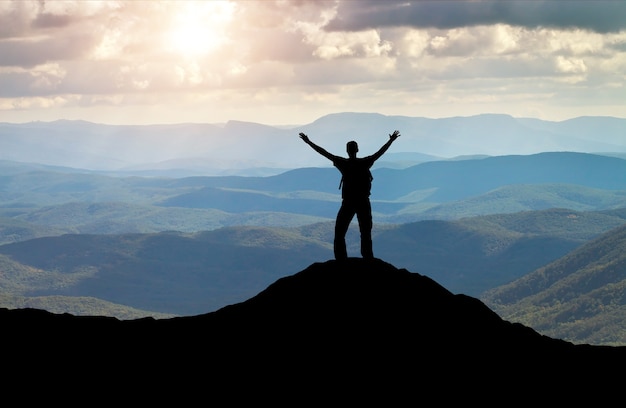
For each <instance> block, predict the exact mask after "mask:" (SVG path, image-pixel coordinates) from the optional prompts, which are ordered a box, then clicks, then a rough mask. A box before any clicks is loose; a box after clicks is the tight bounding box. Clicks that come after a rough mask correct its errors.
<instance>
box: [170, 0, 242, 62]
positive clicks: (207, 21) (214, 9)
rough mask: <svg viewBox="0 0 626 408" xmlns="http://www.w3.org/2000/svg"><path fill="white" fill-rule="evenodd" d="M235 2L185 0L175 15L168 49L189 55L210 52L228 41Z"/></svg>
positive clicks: (179, 4) (178, 6) (178, 5)
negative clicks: (227, 32) (228, 28)
mask: <svg viewBox="0 0 626 408" xmlns="http://www.w3.org/2000/svg"><path fill="white" fill-rule="evenodd" d="M233 12H234V3H231V2H230V1H219V0H212V1H182V2H180V3H178V4H177V12H176V13H175V14H174V15H173V16H172V26H171V29H170V31H169V33H168V36H167V39H168V46H169V48H170V49H171V50H172V51H174V52H178V53H181V54H183V55H186V56H198V55H202V54H207V53H210V52H211V51H213V50H215V49H217V48H218V47H220V46H221V45H223V44H224V43H226V42H227V40H228V37H227V35H226V33H225V31H226V28H227V26H228V24H229V23H230V22H231V20H232V17H233Z"/></svg>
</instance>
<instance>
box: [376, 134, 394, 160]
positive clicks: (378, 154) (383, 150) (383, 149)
mask: <svg viewBox="0 0 626 408" xmlns="http://www.w3.org/2000/svg"><path fill="white" fill-rule="evenodd" d="M399 137H400V131H399V130H394V131H393V133H392V134H390V135H389V140H387V143H385V144H384V145H383V147H381V148H380V149H379V150H378V151H377V152H376V153H374V154H373V155H372V156H371V157H372V158H373V159H374V161H376V160H378V158H379V157H380V156H382V155H383V154H384V153H385V152H386V151H387V149H389V146H391V144H392V143H393V141H394V140H396V139H397V138H399Z"/></svg>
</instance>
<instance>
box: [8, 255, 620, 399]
mask: <svg viewBox="0 0 626 408" xmlns="http://www.w3.org/2000/svg"><path fill="white" fill-rule="evenodd" d="M0 327H1V328H2V333H3V350H4V351H5V352H8V353H10V355H11V356H13V357H14V358H13V359H12V360H11V363H10V364H9V365H5V367H4V371H5V373H10V375H11V379H12V381H16V382H25V383H28V384H31V385H37V386H39V385H41V384H44V385H46V386H51V384H52V385H54V386H59V387H60V386H72V387H80V388H81V389H83V390H85V389H94V387H96V389H98V390H105V389H107V390H109V389H110V390H113V389H118V387H120V386H123V387H126V388H127V391H128V388H130V389H131V390H133V391H135V394H134V396H135V397H137V398H139V399H141V400H142V401H143V402H146V401H148V400H153V399H154V400H161V398H166V397H169V398H171V397H173V396H178V398H180V400H184V399H185V398H188V397H189V396H190V395H196V396H198V395H202V396H204V397H206V398H214V397H215V396H216V395H218V394H220V395H221V394H223V393H225V392H226V390H228V392H231V390H232V389H233V388H236V389H238V390H239V391H238V392H242V393H246V392H248V393H250V392H251V391H250V390H251V389H252V388H250V387H253V388H254V389H256V388H257V387H262V388H263V389H264V390H265V391H266V392H268V393H272V394H271V395H272V397H271V398H270V399H272V401H278V400H283V399H288V397H289V396H290V395H292V394H290V392H297V398H296V401H294V402H296V405H298V403H297V401H309V402H311V401H313V400H318V399H325V398H327V397H330V396H331V395H335V396H336V397H341V398H344V399H342V401H350V402H353V403H354V402H357V401H363V400H368V398H369V396H371V395H377V396H379V397H380V396H381V395H387V393H389V394H388V395H387V397H388V398H389V400H388V401H387V402H390V401H392V400H394V399H396V398H399V399H400V400H403V401H404V399H403V398H408V397H412V398H423V397H425V396H430V397H432V396H434V395H439V397H440V398H443V400H442V401H452V400H457V401H458V400H459V398H461V400H463V401H470V400H474V399H475V400H480V399H481V397H480V395H479V394H467V395H465V394H463V395H450V396H445V395H442V394H440V393H439V391H436V389H433V388H432V386H434V385H436V386H439V387H441V386H445V387H446V388H449V389H454V390H456V391H459V390H462V389H464V390H467V389H475V388H474V387H482V389H483V391H482V392H487V393H488V394H491V393H493V392H495V390H497V389H500V390H501V389H504V387H516V389H517V387H522V388H524V389H525V393H524V394H523V395H522V396H521V398H522V399H524V398H528V399H529V400H534V398H536V397H537V395H539V394H538V393H543V394H542V395H543V396H544V398H545V397H546V396H547V395H548V394H546V392H549V393H550V394H549V395H550V396H551V397H554V398H555V400H559V401H564V400H566V399H567V398H568V397H572V396H573V393H574V392H575V390H572V389H571V388H568V389H566V390H564V389H562V388H560V387H559V386H558V384H560V383H561V382H563V381H565V382H566V383H567V384H568V387H576V385H584V386H585V387H586V388H584V389H585V390H586V391H585V393H589V394H595V393H596V392H597V391H596V390H597V388H594V385H595V386H598V384H599V383H600V382H601V383H602V384H603V385H604V386H609V384H610V381H611V380H618V379H619V376H613V375H612V374H611V373H612V372H613V371H614V369H615V368H621V365H622V364H623V363H624V362H626V348H620V347H603V346H590V345H574V344H572V343H569V342H566V341H562V340H558V339H553V338H550V337H546V336H544V335H541V334H538V333H537V332H535V331H534V330H532V329H530V328H528V327H525V326H523V325H521V324H517V323H510V322H508V321H505V320H503V319H501V318H500V317H498V315H497V314H496V313H494V312H493V311H492V310H490V309H489V308H488V307H486V306H485V305H484V304H483V303H482V302H480V301H479V300H477V299H476V298H472V297H470V296H466V295H462V294H453V293H451V292H450V291H448V290H447V289H445V288H444V287H442V286H441V285H439V284H437V283H436V282H435V281H434V280H432V279H430V278H428V277H427V276H424V275H421V274H419V273H415V272H409V271H408V270H406V269H398V268H396V267H395V266H393V265H391V264H389V263H387V262H384V261H382V260H380V259H376V258H375V259H371V260H366V259H361V258H348V259H347V260H345V261H336V260H329V261H326V262H318V263H313V264H312V265H310V266H309V267H308V268H306V269H304V270H302V271H300V272H298V273H296V274H294V275H290V276H286V277H283V278H280V279H278V280H277V281H275V282H274V283H273V284H271V285H269V286H268V287H267V288H266V289H265V290H263V291H261V292H260V293H258V294H257V295H256V296H254V297H252V298H250V299H248V300H246V301H244V302H241V303H236V304H232V305H229V306H226V307H223V308H221V309H219V310H217V311H214V312H210V313H206V314H201V315H196V316H186V317H174V318H166V319H153V318H141V319H136V320H118V319H116V318H111V317H85V316H72V315H69V314H53V313H50V312H46V311H42V310H37V309H15V310H7V309H0ZM15 357H17V361H16V359H15ZM61 372H63V373H64V374H63V375H59V373H61ZM555 381H556V383H555ZM140 384H150V388H149V389H144V388H141V386H140ZM159 384H160V386H159ZM548 385H550V386H548ZM154 387H156V388H154ZM485 387H487V388H488V389H489V390H487V391H485V389H484V388H485ZM479 389H480V388H476V389H475V390H476V392H478V390H479ZM618 389H619V388H618ZM618 389H616V392H617V390H618ZM246 390H247V391H246ZM296 390H297V391H296ZM610 390H611V388H610V387H609V389H608V391H607V390H606V389H603V391H602V395H599V396H598V398H605V397H607V398H608V396H609V395H610V394H611V392H610ZM576 391H577V392H578V390H576ZM303 393H304V394H303ZM136 394H140V396H137V395H136ZM309 394H310V395H309ZM578 395H580V393H579V394H578ZM230 396H231V397H232V398H233V399H234V400H238V401H241V400H240V399H239V398H253V399H254V400H255V401H261V400H263V399H267V398H269V396H268V395H266V394H264V395H258V394H245V395H243V394H242V395H239V396H237V395H236V394H230ZM111 398H113V397H111ZM289 398H291V397H289ZM346 398H347V399H346ZM161 401H163V400H161ZM179 402H180V401H179Z"/></svg>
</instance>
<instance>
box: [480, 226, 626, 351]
mask: <svg viewBox="0 0 626 408" xmlns="http://www.w3.org/2000/svg"><path fill="white" fill-rule="evenodd" d="M482 300H483V301H485V303H486V304H487V305H488V306H490V307H491V308H492V309H493V310H495V311H496V312H497V313H498V314H499V315H500V316H502V317H503V318H504V319H507V320H509V321H514V322H520V323H523V324H525V325H527V326H530V327H533V328H534V329H535V330H537V331H539V332H541V333H543V334H545V335H547V336H551V337H558V338H563V339H566V340H569V341H573V342H577V343H591V344H607V345H626V326H625V325H624V322H625V321H626V226H620V227H616V228H615V229H612V230H610V231H608V232H606V233H605V234H603V235H601V236H600V237H598V238H596V239H594V240H592V241H590V242H588V243H586V244H584V245H582V246H581V247H579V248H577V249H576V250H574V251H572V252H570V253H568V254H567V255H565V256H563V257H561V258H559V259H558V260H556V261H554V262H551V263H549V264H547V265H545V266H543V267H541V268H538V269H537V270H536V271H533V272H532V273H529V274H526V275H524V276H522V277H521V278H519V279H517V280H515V281H514V282H511V283H509V284H507V285H504V286H501V287H498V288H494V289H492V290H489V291H487V292H486V293H485V294H483V296H482Z"/></svg>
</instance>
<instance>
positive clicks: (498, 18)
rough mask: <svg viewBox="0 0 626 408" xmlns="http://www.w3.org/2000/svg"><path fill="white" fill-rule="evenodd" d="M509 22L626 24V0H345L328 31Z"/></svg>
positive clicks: (608, 27) (612, 28) (604, 29)
mask: <svg viewBox="0 0 626 408" xmlns="http://www.w3.org/2000/svg"><path fill="white" fill-rule="evenodd" d="M498 23H501V24H509V25H514V26H522V27H528V28H537V27H550V28H561V29H573V28H579V29H585V30H590V31H595V32H599V33H608V32H618V31H621V30H624V29H626V1H623V0H613V1H604V0H598V1H582V0H579V1H576V0H573V1H569V0H563V1H556V0H552V1H515V0H511V1H508V0H500V1H469V0H467V1H443V0H441V1H400V0H389V1H380V0H371V1H370V0H366V1H342V2H340V3H339V8H338V13H337V16H336V18H335V19H333V20H332V21H330V22H329V24H328V25H327V26H326V27H325V28H326V29H327V30H329V31H337V30H339V31H359V30H365V29H370V28H376V27H389V26H409V27H415V28H442V29H450V28H458V27H466V26H476V25H489V24H498Z"/></svg>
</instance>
